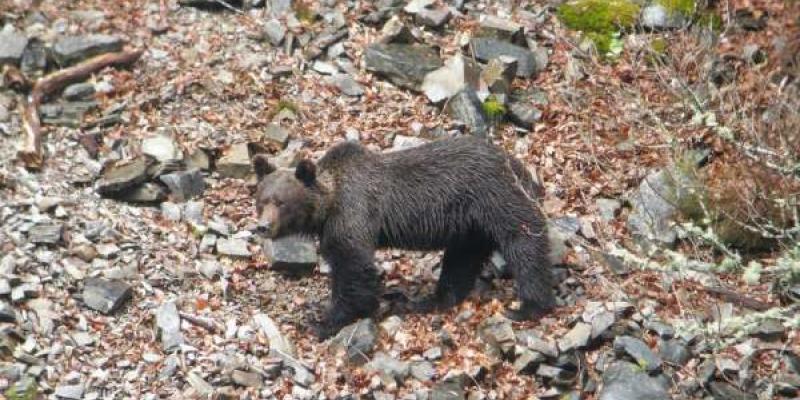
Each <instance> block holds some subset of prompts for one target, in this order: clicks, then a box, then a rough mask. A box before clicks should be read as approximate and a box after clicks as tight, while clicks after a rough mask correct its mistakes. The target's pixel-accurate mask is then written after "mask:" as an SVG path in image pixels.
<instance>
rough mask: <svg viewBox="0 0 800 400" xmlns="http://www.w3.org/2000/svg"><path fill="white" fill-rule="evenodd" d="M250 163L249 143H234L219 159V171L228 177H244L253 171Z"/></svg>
mask: <svg viewBox="0 0 800 400" xmlns="http://www.w3.org/2000/svg"><path fill="white" fill-rule="evenodd" d="M252 170H253V168H252V166H251V164H250V151H249V150H248V149H247V143H237V144H234V145H232V146H231V147H230V148H229V149H228V150H227V151H225V153H224V154H223V155H222V157H220V159H219V160H217V172H219V174H220V175H222V176H224V177H227V178H239V179H244V178H246V177H247V175H249V174H250V173H251V172H252Z"/></svg>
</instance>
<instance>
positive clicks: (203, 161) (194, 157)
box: [186, 148, 211, 171]
mask: <svg viewBox="0 0 800 400" xmlns="http://www.w3.org/2000/svg"><path fill="white" fill-rule="evenodd" d="M186 169H199V170H201V171H210V170H211V157H210V156H209V154H208V152H207V151H205V150H203V149H200V148H196V149H194V150H192V151H191V152H190V153H189V155H188V156H187V157H186Z"/></svg>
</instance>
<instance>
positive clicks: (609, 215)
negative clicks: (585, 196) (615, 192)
mask: <svg viewBox="0 0 800 400" xmlns="http://www.w3.org/2000/svg"><path fill="white" fill-rule="evenodd" d="M594 204H595V206H596V207H597V210H598V211H599V213H600V218H602V220H603V222H609V221H613V220H614V218H616V215H617V211H618V210H619V209H620V208H622V203H621V202H620V201H619V200H615V199H604V198H598V199H597V200H595V202H594Z"/></svg>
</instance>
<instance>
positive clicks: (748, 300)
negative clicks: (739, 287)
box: [705, 286, 772, 311]
mask: <svg viewBox="0 0 800 400" xmlns="http://www.w3.org/2000/svg"><path fill="white" fill-rule="evenodd" d="M705 289H706V291H708V292H710V293H713V294H716V295H719V296H720V297H722V299H723V300H725V301H727V302H729V303H734V304H738V305H740V306H742V307H745V308H749V309H751V310H756V311H766V310H769V309H770V308H772V305H771V304H769V303H766V302H763V301H761V300H758V299H754V298H752V297H748V296H745V295H743V294H740V293H737V292H734V291H733V290H730V289H726V288H723V287H720V286H710V287H706V288H705Z"/></svg>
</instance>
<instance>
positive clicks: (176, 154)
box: [141, 135, 183, 162]
mask: <svg viewBox="0 0 800 400" xmlns="http://www.w3.org/2000/svg"><path fill="white" fill-rule="evenodd" d="M141 149H142V154H147V155H148V156H150V157H153V158H155V159H156V160H157V161H159V162H169V161H174V160H180V159H182V158H183V153H181V150H180V149H179V148H178V145H177V144H176V143H175V141H174V140H172V138H171V137H169V136H166V135H154V136H150V137H147V138H144V139H142V146H141Z"/></svg>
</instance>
